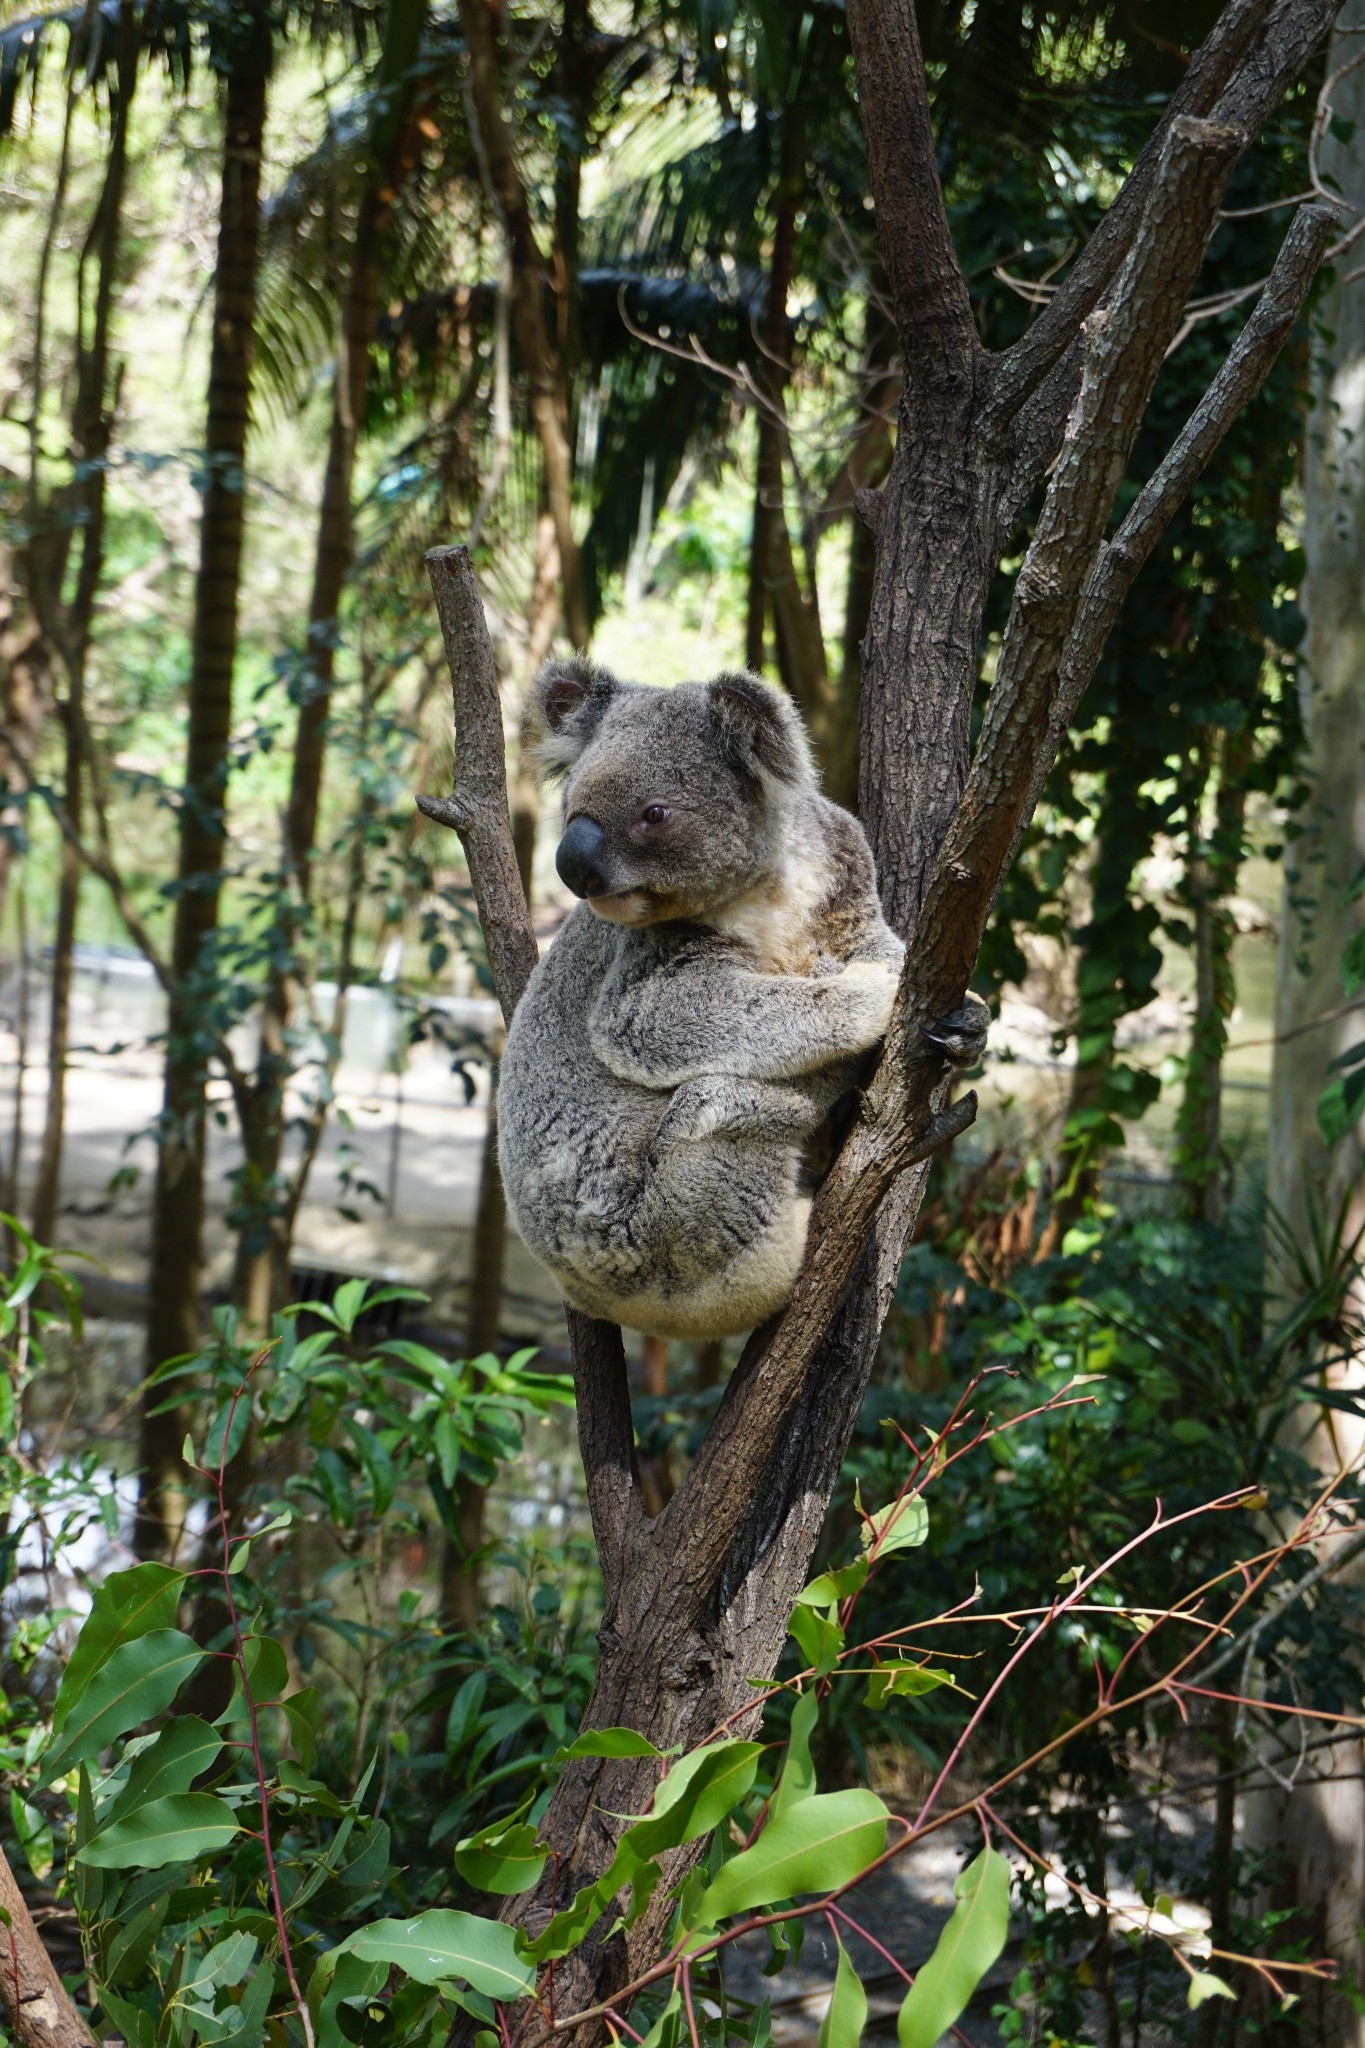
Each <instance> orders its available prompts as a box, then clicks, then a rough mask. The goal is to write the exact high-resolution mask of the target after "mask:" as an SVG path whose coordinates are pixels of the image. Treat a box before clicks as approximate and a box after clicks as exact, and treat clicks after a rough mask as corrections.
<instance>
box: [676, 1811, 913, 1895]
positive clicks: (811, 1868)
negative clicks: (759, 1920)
mask: <svg viewBox="0 0 1365 2048" xmlns="http://www.w3.org/2000/svg"><path fill="white" fill-rule="evenodd" d="M889 1818H890V1816H889V1814H888V1812H887V1809H886V1807H885V1806H884V1805H883V1804H882V1802H881V1800H880V1799H879V1798H878V1797H877V1795H876V1793H875V1792H869V1791H868V1790H867V1789H866V1788H865V1787H863V1786H854V1787H853V1788H852V1789H851V1790H849V1791H847V1792H816V1793H813V1794H812V1795H811V1796H810V1797H809V1798H807V1799H802V1800H801V1801H799V1803H798V1804H796V1805H795V1806H790V1807H788V1808H787V1810H786V1811H785V1812H783V1813H780V1814H778V1815H777V1816H776V1817H775V1818H774V1819H772V1820H770V1821H769V1822H768V1825H767V1826H766V1827H765V1828H764V1830H763V1832H762V1834H761V1835H760V1836H759V1838H758V1840H757V1841H756V1842H755V1843H754V1845H753V1847H752V1848H751V1849H742V1850H741V1851H740V1853H739V1855H738V1856H733V1857H731V1859H730V1861H729V1862H728V1863H723V1864H722V1865H721V1867H720V1870H719V1871H718V1872H717V1874H716V1876H715V1877H714V1878H712V1880H711V1882H710V1884H709V1885H708V1886H707V1888H706V1890H705V1891H704V1892H703V1894H702V1896H701V1899H700V1901H699V1902H698V1905H697V1913H696V1921H695V1924H696V1926H698V1927H714V1926H716V1925H717V1924H718V1923H719V1922H720V1921H721V1920H727V1919H729V1918H731V1916H732V1915H734V1914H736V1913H748V1912H752V1911H753V1910H754V1909H755V1908H756V1907H759V1906H771V1905H774V1904H776V1903H777V1901H778V1900H780V1899H791V1898H795V1897H796V1896H797V1895H798V1893H802V1892H829V1891H835V1890H837V1889H838V1887H839V1886H841V1885H845V1884H851V1883H852V1881H853V1879H854V1878H855V1877H859V1876H861V1874H862V1872H863V1871H864V1870H866V1869H867V1867H868V1865H869V1864H871V1863H874V1862H875V1861H876V1859H877V1858H878V1857H879V1856H880V1855H881V1853H882V1851H883V1849H885V1847H886V1823H887V1821H888V1819H889Z"/></svg>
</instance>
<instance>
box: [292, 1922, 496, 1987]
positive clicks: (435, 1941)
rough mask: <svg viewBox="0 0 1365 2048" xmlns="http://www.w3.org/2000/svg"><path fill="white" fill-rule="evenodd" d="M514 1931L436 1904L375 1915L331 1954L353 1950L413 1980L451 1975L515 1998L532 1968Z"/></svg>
mask: <svg viewBox="0 0 1365 2048" xmlns="http://www.w3.org/2000/svg"><path fill="white" fill-rule="evenodd" d="M516 1941H517V1937H516V1932H515V1930H514V1929H513V1928H511V1927H504V1926H502V1925H501V1924H500V1923H499V1922H498V1921H496V1920H482V1919H480V1918H479V1916H478V1915H477V1914H476V1913H452V1912H448V1911H446V1910H445V1909H444V1908H439V1907H438V1908H436V1909H435V1910H434V1911H432V1912H430V1913H419V1914H418V1915H417V1917H416V1918H415V1919H413V1920H376V1921H375V1922H374V1924H373V1926H371V1927H361V1928H359V1929H357V1931H356V1932H355V1933H354V1934H348V1935H347V1937H346V1939H345V1941H343V1942H342V1943H341V1945H340V1948H339V1949H333V1950H332V1954H333V1955H352V1956H358V1957H359V1958H360V1960H361V1962H364V1963H388V1964H390V1965H391V1966H392V1967H395V1968H397V1969H400V1970H402V1971H404V1972H405V1973H406V1975H407V1976H409V1977H411V1978H413V1979H414V1980H415V1982H417V1983H418V1984H444V1983H447V1982H448V1981H450V1980H451V1979H452V1978H453V1979H455V1980H456V1981H458V1982H459V1983H461V1984H468V1985H470V1986H471V1987H472V1988H473V1989H474V1990H475V1991H483V1992H486V1993H487V1995H488V1996H489V1997H490V1998H520V1997H522V1996H523V1995H524V1994H525V1993H526V1992H527V1991H529V1990H530V1988H531V1985H532V1983H533V1981H534V1979H535V1971H534V1970H533V1969H532V1968H531V1965H530V1964H529V1963H524V1962H523V1961H522V1959H521V1957H520V1956H519V1955H518V1954H517V1947H516Z"/></svg>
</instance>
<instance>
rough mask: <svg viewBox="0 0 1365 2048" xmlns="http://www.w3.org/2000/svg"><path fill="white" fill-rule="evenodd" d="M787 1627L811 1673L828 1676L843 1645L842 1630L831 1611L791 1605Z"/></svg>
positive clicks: (817, 1675)
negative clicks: (823, 1612)
mask: <svg viewBox="0 0 1365 2048" xmlns="http://www.w3.org/2000/svg"><path fill="white" fill-rule="evenodd" d="M787 1628H788V1630H789V1631H790V1633H791V1635H792V1636H793V1637H794V1638H795V1640H796V1644H797V1647H798V1648H799V1650H800V1652H801V1654H802V1656H803V1657H804V1658H805V1660H806V1662H807V1664H808V1665H809V1666H810V1668H811V1670H812V1671H813V1672H814V1673H815V1676H816V1677H817V1678H828V1676H829V1674H830V1672H831V1671H833V1669H834V1667H835V1665H836V1664H837V1663H838V1661H839V1655H840V1652H841V1651H842V1649H843V1647H844V1632H843V1630H842V1629H841V1628H840V1626H839V1624H838V1622H837V1621H836V1620H835V1619H834V1614H833V1610H831V1611H830V1612H829V1613H828V1614H821V1613H820V1612H818V1610H817V1609H815V1608H814V1607H796V1608H793V1610H792V1617H791V1620H790V1621H789V1622H788V1623H787Z"/></svg>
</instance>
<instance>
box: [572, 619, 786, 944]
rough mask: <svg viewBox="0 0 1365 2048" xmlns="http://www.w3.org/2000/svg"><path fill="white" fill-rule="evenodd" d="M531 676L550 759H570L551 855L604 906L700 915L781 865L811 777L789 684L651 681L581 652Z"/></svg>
mask: <svg viewBox="0 0 1365 2048" xmlns="http://www.w3.org/2000/svg"><path fill="white" fill-rule="evenodd" d="M537 689H538V691H539V695H540V706H541V713H542V719H543V723H544V727H545V735H546V736H545V740H544V742H543V745H542V748H541V755H542V759H543V760H544V761H545V762H546V763H547V764H548V765H550V766H552V767H555V768H559V769H562V770H566V771H567V779H566V781H565V785H564V836H563V838H562V839H561V840H560V842H559V850H558V852H557V854H556V855H555V866H556V867H557V868H558V870H559V874H560V877H561V879H562V880H563V881H564V882H565V883H567V885H568V887H569V888H570V889H572V890H573V892H574V894H575V896H581V897H584V898H585V899H586V901H587V902H588V903H589V904H590V905H591V906H592V908H593V910H595V911H596V912H597V914H598V915H599V916H600V917H605V918H610V919H611V920H612V922H613V923H616V924H632V925H641V924H657V923H660V922H662V921H663V920H665V919H669V918H692V917H704V916H706V915H707V914H708V913H709V912H713V911H717V910H721V909H723V908H724V907H725V905H726V904H728V903H733V902H734V901H735V900H736V898H737V897H740V896H742V895H743V894H744V893H745V891H746V890H748V889H751V888H752V887H753V886H754V885H755V884H756V883H758V882H761V881H762V880H763V878H764V877H765V876H766V875H768V874H771V873H773V872H774V871H775V870H776V869H777V868H778V867H779V866H780V864H781V856H782V847H783V833H784V826H785V825H786V824H787V823H788V822H789V821H790V818H791V815H792V810H793V807H794V805H795V804H796V803H797V802H798V801H799V799H800V795H801V793H802V792H803V791H806V790H809V789H811V788H813V787H814V780H815V778H814V770H813V769H812V767H811V762H810V753H809V750H808V748H807V745H806V735H805V731H804V729H803V727H802V724H801V720H800V718H799V717H798V715H797V713H796V710H795V708H794V707H793V705H792V703H791V700H790V699H789V698H788V697H787V696H786V695H785V694H784V693H783V692H782V691H780V690H775V689H773V688H771V687H770V686H769V685H768V684H767V683H763V682H760V681H759V679H758V678H757V677H756V676H751V675H739V674H735V675H728V674H727V675H719V676H716V677H715V678H714V679H713V680H712V681H711V682H709V683H679V684H678V685H677V687H676V688H674V689H671V690H668V689H654V688H650V687H648V686H644V685H641V684H638V683H620V682H618V681H617V680H616V678H615V677H614V676H611V675H608V674H607V672H606V671H605V669H600V668H598V667H596V666H595V664H593V663H592V662H588V661H584V660H582V659H577V658H575V659H573V660H569V661H552V662H549V663H547V664H546V666H545V667H544V668H543V669H542V670H541V672H540V676H539V678H538V679H537Z"/></svg>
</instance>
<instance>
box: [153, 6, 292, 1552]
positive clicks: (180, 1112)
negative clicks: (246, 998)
mask: <svg viewBox="0 0 1365 2048" xmlns="http://www.w3.org/2000/svg"><path fill="white" fill-rule="evenodd" d="M270 54H271V52H270V34H269V28H268V25H267V22H266V18H265V16H264V14H262V13H261V12H260V11H259V10H257V9H256V8H255V7H253V8H252V10H251V13H250V19H249V21H248V22H247V23H246V24H244V25H243V26H242V27H241V28H240V30H239V33H238V36H237V41H236V45H235V48H234V50H233V54H232V61H231V65H230V68H229V71H228V76H227V87H226V94H225V107H224V119H223V158H222V196H221V202H220V211H219V220H218V260H217V268H216V270H215V273H214V288H213V328H212V335H213V339H212V343H211V348H210V355H209V388H208V410H207V419H206V424H205V433H204V449H205V472H206V474H205V480H204V509H203V515H202V519H201V523H200V529H199V572H198V577H197V580H196V584H195V600H194V627H193V634H192V639H191V645H190V677H189V731H188V738H187V744H186V754H185V791H184V800H183V803H182V807H181V812H180V846H179V856H178V860H177V867H176V878H177V884H178V893H177V895H176V899H175V928H174V934H173V937H172V942H171V967H172V974H173V977H174V984H173V989H172V994H171V1003H170V1018H169V1022H168V1029H167V1041H166V1069H165V1074H166V1078H165V1095H164V1102H163V1107H162V1114H161V1130H160V1135H159V1144H158V1150H157V1169H156V1186H155V1190H154V1193H153V1197H152V1225H151V1234H152V1245H151V1271H150V1277H149V1283H148V1313H147V1353H146V1356H147V1369H148V1371H149V1372H152V1371H155V1369H156V1368H157V1367H158V1366H159V1365H162V1364H163V1363H164V1362H165V1360H166V1359H168V1358H174V1357H176V1356H177V1355H179V1354H180V1353H182V1352H187V1351H194V1350H196V1349H197V1348H198V1345H199V1332H200V1286H201V1279H202V1265H203V1230H204V1118H205V1109H206V1081H207V1074H206V1061H207V1052H206V1047H205V1043H204V1040H205V1035H206V1032H207V1031H208V1030H209V1029H210V1028H211V1027H210V1025H209V1017H210V1013H211V1005H212V998H213V991H214V986H215V979H216V976H215V965H214V959H213V949H214V939H215V935H216V932H217V927H218V896H219V889H220V886H221V878H222V871H223V855H224V851H225V847H226V830H227V828H226V795H227V790H226V784H227V773H228V745H229V740H230V737H231V732H232V676H233V668H234V666H235V663H236V657H237V611H238V599H239V595H240V588H241V571H242V541H243V535H244V530H245V519H246V504H245V496H244V491H245V469H246V443H247V429H248V425H249V420H250V410H251V370H252V359H253V355H254V349H255V324H256V277H257V258H258V249H259V239H260V185H261V144H262V138H263V134H264V129H265V111H266V88H267V83H268V79H269V71H270ZM160 1399H161V1397H160V1392H159V1390H149V1392H148V1393H147V1394H145V1395H144V1397H143V1404H142V1415H141V1424H140V1431H139V1445H138V1463H139V1466H140V1475H141V1476H140V1481H139V1495H138V1509H137V1520H136V1525H135V1531H134V1544H135V1547H136V1550H137V1553H138V1555H139V1556H140V1557H156V1556H160V1555H162V1554H164V1553H165V1552H166V1551H168V1550H169V1549H171V1548H172V1547H173V1545H174V1541H175V1538H176V1536H177V1534H178V1530H179V1525H180V1521H181V1519H182V1515H183V1484H184V1468H183V1466H182V1464H181V1459H180V1444H181V1437H182V1434H183V1430H182V1422H181V1418H180V1417H178V1416H177V1415H176V1413H175V1412H174V1411H172V1412H170V1413H167V1414H161V1415H158V1414H155V1413H153V1410H154V1409H156V1408H157V1407H158V1406H159V1405H160Z"/></svg>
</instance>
